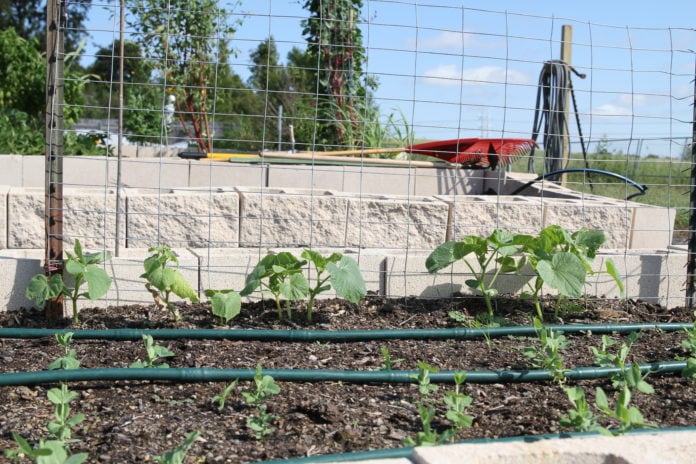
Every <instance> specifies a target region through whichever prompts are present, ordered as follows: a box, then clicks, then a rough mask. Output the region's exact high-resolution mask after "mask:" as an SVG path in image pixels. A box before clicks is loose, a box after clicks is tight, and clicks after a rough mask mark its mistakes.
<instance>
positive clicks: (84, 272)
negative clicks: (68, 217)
mask: <svg viewBox="0 0 696 464" xmlns="http://www.w3.org/2000/svg"><path fill="white" fill-rule="evenodd" d="M65 254H66V256H67V259H66V260H65V263H64V268H63V270H64V271H65V272H67V273H68V274H69V275H70V276H71V277H72V280H73V288H72V289H71V288H70V287H69V286H68V285H67V284H66V283H65V282H64V281H63V277H62V276H61V275H60V274H53V275H52V276H51V277H50V278H49V277H46V276H45V275H44V274H37V275H35V276H34V277H32V278H31V280H30V281H29V285H28V286H27V289H26V291H25V293H24V294H25V296H26V297H27V299H30V300H33V301H34V303H36V305H37V306H43V305H44V303H46V302H47V301H49V300H52V299H54V298H58V297H59V296H61V295H63V296H66V297H68V298H70V300H71V301H72V320H73V323H74V324H76V323H78V322H79V319H78V315H77V301H78V300H79V299H80V298H81V297H86V298H87V299H89V300H98V299H99V298H101V297H103V296H104V295H106V292H108V291H109V287H111V277H109V275H108V274H107V273H106V271H105V270H104V269H103V268H102V267H101V266H99V265H100V264H102V263H104V262H105V261H108V260H109V259H111V254H110V253H109V252H97V253H83V251H82V245H81V244H80V241H79V240H75V245H74V247H73V253H70V252H69V251H66V252H65ZM85 283H86V284H87V291H82V285H83V284H85Z"/></svg>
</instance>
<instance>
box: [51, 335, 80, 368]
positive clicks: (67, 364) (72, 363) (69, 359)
mask: <svg viewBox="0 0 696 464" xmlns="http://www.w3.org/2000/svg"><path fill="white" fill-rule="evenodd" d="M72 337H73V332H65V333H62V334H61V333H57V334H56V342H58V345H60V346H61V347H62V348H63V355H62V356H61V357H59V358H58V359H56V360H55V361H53V362H52V363H51V364H49V365H48V369H49V370H56V369H79V368H80V361H79V360H78V359H77V351H75V350H73V349H71V348H70V342H71V341H72Z"/></svg>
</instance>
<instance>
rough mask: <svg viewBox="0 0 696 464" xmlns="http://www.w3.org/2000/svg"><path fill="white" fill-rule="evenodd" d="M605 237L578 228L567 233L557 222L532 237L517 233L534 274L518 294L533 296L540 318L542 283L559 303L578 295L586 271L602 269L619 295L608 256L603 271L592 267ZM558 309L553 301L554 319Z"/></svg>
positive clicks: (558, 306)
mask: <svg viewBox="0 0 696 464" xmlns="http://www.w3.org/2000/svg"><path fill="white" fill-rule="evenodd" d="M605 240H606V237H605V235H604V232H603V231H601V230H589V229H581V230H578V231H576V232H573V233H572V234H571V233H570V232H568V231H567V230H565V229H564V228H563V227H561V226H558V225H551V226H548V227H546V228H544V229H542V230H541V232H540V233H539V235H537V236H536V237H532V236H529V235H519V236H517V239H516V242H517V243H520V244H522V245H523V250H522V251H523V253H524V254H525V255H526V257H527V261H528V262H529V265H530V266H531V268H532V270H533V271H534V273H535V275H536V279H534V281H533V283H531V282H530V283H528V285H529V287H530V288H531V291H528V292H523V293H522V296H523V297H528V298H532V299H533V301H534V307H535V309H536V312H537V317H538V318H539V319H543V314H542V311H541V300H540V293H541V289H542V287H543V285H544V284H546V285H548V286H549V287H551V288H553V289H554V290H557V291H558V302H559V303H560V300H561V298H562V297H568V298H580V297H581V296H582V294H583V290H584V288H585V284H586V282H587V275H588V274H597V273H599V272H606V273H607V274H609V275H610V276H611V277H612V278H613V279H614V281H615V282H616V285H617V286H618V287H619V290H620V292H621V294H623V291H624V287H623V282H622V281H621V278H620V277H619V275H618V272H617V270H616V267H615V266H614V263H613V261H612V260H611V259H607V260H606V261H605V269H606V271H601V270H600V271H595V270H593V269H592V261H593V260H594V258H595V256H596V254H597V250H598V249H599V247H600V246H601V245H602V244H603V243H604V242H605ZM559 308H560V304H557V305H556V312H555V314H554V316H555V317H556V318H558V310H559Z"/></svg>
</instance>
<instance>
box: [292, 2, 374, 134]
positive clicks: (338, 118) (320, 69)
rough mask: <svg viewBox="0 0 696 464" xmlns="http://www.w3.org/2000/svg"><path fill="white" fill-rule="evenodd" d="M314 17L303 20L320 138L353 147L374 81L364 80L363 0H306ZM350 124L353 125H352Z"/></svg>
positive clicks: (306, 4)
mask: <svg viewBox="0 0 696 464" xmlns="http://www.w3.org/2000/svg"><path fill="white" fill-rule="evenodd" d="M304 7H305V8H307V9H308V10H309V13H310V17H309V18H308V19H307V20H306V21H304V22H303V26H304V30H303V34H304V35H305V37H306V40H307V44H308V46H307V54H308V56H309V58H310V62H313V63H315V66H314V77H315V80H314V81H315V82H316V83H317V91H318V92H317V98H316V104H317V106H318V112H319V115H320V119H321V120H325V121H327V123H325V124H323V127H320V128H318V134H317V135H318V138H319V139H320V141H322V142H324V143H326V144H331V145H333V144H338V145H349V146H350V145H355V143H356V141H359V140H360V138H361V137H360V136H359V135H358V136H357V137H356V135H357V134H359V133H360V129H361V128H360V127H353V126H355V125H356V124H357V125H360V121H361V116H362V114H361V108H363V109H364V108H365V106H366V103H365V97H366V96H367V93H368V91H369V88H371V87H374V86H375V83H374V82H370V81H367V83H365V82H363V80H364V75H363V63H364V61H365V49H364V47H363V45H362V32H361V31H360V28H359V27H358V20H359V15H360V8H361V7H362V0H335V1H331V2H327V1H322V0H306V1H305V3H304ZM349 126H351V127H349Z"/></svg>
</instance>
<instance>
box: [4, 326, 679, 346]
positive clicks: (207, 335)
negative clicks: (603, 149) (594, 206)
mask: <svg viewBox="0 0 696 464" xmlns="http://www.w3.org/2000/svg"><path fill="white" fill-rule="evenodd" d="M544 328H546V329H550V330H554V331H556V332H562V333H593V334H611V333H617V334H625V333H631V332H638V331H641V330H662V331H665V332H673V331H679V330H690V329H692V328H693V323H692V322H662V323H660V322H657V323H633V324H549V325H545V326H544ZM68 332H70V333H72V334H73V337H72V338H73V340H89V339H92V340H95V339H96V340H122V341H125V340H140V339H141V338H142V336H143V335H150V336H152V338H153V339H158V340H180V339H190V340H235V341H287V342H316V341H320V342H331V341H333V342H358V341H371V340H404V339H410V340H469V339H476V338H483V337H490V338H496V337H506V336H518V337H534V336H536V335H537V332H538V329H536V328H535V327H533V326H511V327H490V328H474V329H469V328H465V327H457V328H451V329H384V330H335V331H334V330H304V329H293V330H277V329H268V330H264V329H110V330H79V329H78V330H71V329H31V328H0V339H3V338H17V339H31V338H44V337H51V336H54V335H55V334H65V333H68Z"/></svg>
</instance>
